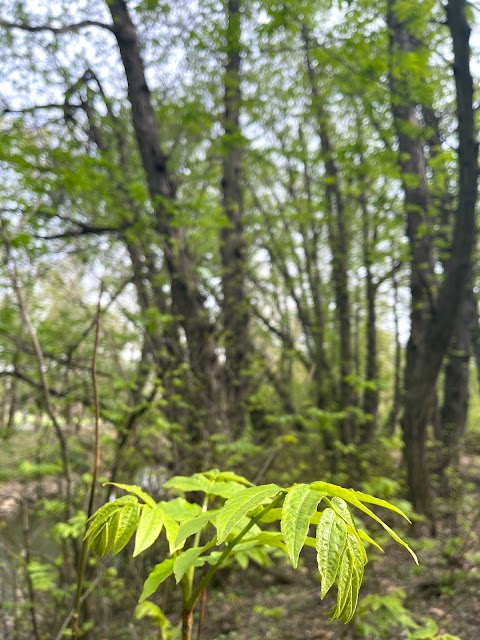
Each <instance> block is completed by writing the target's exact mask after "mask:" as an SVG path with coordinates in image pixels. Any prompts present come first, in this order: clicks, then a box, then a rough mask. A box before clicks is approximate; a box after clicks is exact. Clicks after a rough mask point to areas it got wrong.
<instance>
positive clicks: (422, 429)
mask: <svg viewBox="0 0 480 640" xmlns="http://www.w3.org/2000/svg"><path fill="white" fill-rule="evenodd" d="M397 5H398V2H397V0H391V1H390V3H389V10H388V18H387V22H388V26H389V30H390V34H389V35H390V56H391V69H390V86H391V92H392V111H393V116H394V121H395V128H396V132H397V137H398V146H399V152H400V164H401V169H402V176H403V191H404V199H405V211H406V214H407V236H408V240H409V245H410V293H411V307H410V309H411V311H410V323H411V325H410V339H409V341H408V345H407V360H406V367H405V413H404V416H403V421H402V427H403V435H404V445H405V450H404V455H405V460H406V463H407V473H408V488H409V493H410V499H411V501H412V503H413V505H414V506H415V508H416V509H419V510H420V511H421V512H422V513H428V512H429V511H430V508H431V496H430V478H429V472H428V468H427V464H426V455H425V453H426V452H425V438H426V428H427V420H428V415H429V412H430V407H431V404H432V401H433V391H434V389H431V390H430V393H429V395H428V397H426V398H424V397H422V396H421V395H419V389H418V380H417V376H418V369H419V362H420V361H421V360H422V358H423V352H424V344H425V339H426V329H427V320H428V317H429V315H430V314H431V312H432V304H433V286H434V283H433V260H432V237H431V234H430V232H429V229H430V225H429V220H428V212H429V207H430V197H429V192H428V186H427V163H426V157H425V150H424V145H423V141H422V138H421V133H422V124H421V122H420V119H419V116H418V110H417V104H415V103H414V102H412V99H411V96H410V95H409V89H408V84H407V78H406V74H407V73H408V72H407V71H406V70H402V68H401V66H400V65H399V64H398V56H399V55H400V56H402V55H405V54H407V53H412V52H414V51H416V49H417V47H418V42H417V40H416V37H414V35H413V34H412V33H411V32H410V31H409V24H408V22H406V21H403V22H401V21H400V20H398V19H397Z"/></svg>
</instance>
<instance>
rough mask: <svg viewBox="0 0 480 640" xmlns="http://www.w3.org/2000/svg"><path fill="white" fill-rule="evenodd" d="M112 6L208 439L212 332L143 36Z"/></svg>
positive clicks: (212, 409)
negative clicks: (180, 218) (178, 217)
mask: <svg viewBox="0 0 480 640" xmlns="http://www.w3.org/2000/svg"><path fill="white" fill-rule="evenodd" d="M107 6H108V9H109V11H110V13H111V16H112V19H113V33H114V35H115V38H116V40H117V44H118V48H119V51H120V56H121V59H122V63H123V66H124V69H125V75H126V79H127V85H128V99H129V102H130V105H131V108H132V123H133V128H134V131H135V136H136V140H137V143H138V148H139V151H140V156H141V159H142V164H143V168H144V171H145V175H146V179H147V185H148V189H149V193H150V198H151V201H152V204H153V207H154V209H155V220H156V230H157V232H158V234H159V238H160V241H161V248H162V250H163V252H164V257H165V263H166V266H167V270H168V273H169V275H170V279H171V295H172V307H173V312H174V314H175V315H176V316H177V317H178V319H179V321H180V322H181V324H182V326H183V329H184V331H185V336H186V339H187V343H188V354H189V360H190V362H189V364H190V368H191V371H192V373H193V376H194V378H195V387H196V399H197V402H198V406H199V420H198V424H199V429H201V430H202V434H203V438H204V439H205V440H207V439H208V436H209V434H210V433H212V432H214V431H215V430H216V427H217V424H218V419H219V415H218V406H219V405H221V403H220V402H219V397H220V387H219V375H218V361H217V356H216V350H215V348H216V344H215V341H214V337H213V328H212V326H211V323H210V320H209V316H208V310H207V308H206V305H205V297H204V295H203V294H202V293H201V291H200V288H199V282H198V277H197V272H196V269H195V264H194V261H193V258H192V256H191V254H190V251H189V249H188V246H187V243H186V238H185V230H184V229H183V228H182V227H180V226H178V225H176V224H175V223H174V220H173V213H172V209H173V204H174V201H175V195H176V185H175V182H174V180H173V179H172V176H171V175H170V172H169V168H168V162H167V161H168V158H167V156H166V154H165V153H164V151H163V149H162V146H161V138H160V129H159V124H158V120H157V115H156V113H155V110H154V108H153V103H152V99H151V93H150V90H149V88H148V84H147V80H146V77H145V68H144V63H143V59H142V55H141V51H140V43H139V38H138V34H137V31H136V28H135V25H134V24H133V21H132V19H131V16H130V13H129V11H128V7H127V4H126V2H125V0H111V1H109V2H107Z"/></svg>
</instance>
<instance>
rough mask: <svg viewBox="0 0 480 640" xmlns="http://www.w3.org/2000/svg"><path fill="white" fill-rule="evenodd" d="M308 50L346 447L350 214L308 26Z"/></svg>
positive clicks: (349, 423)
mask: <svg viewBox="0 0 480 640" xmlns="http://www.w3.org/2000/svg"><path fill="white" fill-rule="evenodd" d="M302 37H303V43H304V47H305V59H306V64H307V73H308V79H309V82H310V90H311V95H312V107H313V110H314V113H315V116H316V125H317V132H318V137H319V139H320V144H321V157H322V161H323V163H324V166H325V200H326V208H327V219H328V233H329V243H330V249H331V252H332V274H333V284H334V290H335V304H336V311H337V318H338V326H339V334H340V336H339V337H340V385H339V387H340V392H339V401H340V409H341V410H342V411H344V412H345V414H346V416H345V418H343V420H342V421H341V424H340V429H341V438H342V441H343V442H344V443H351V442H353V439H354V423H353V417H352V414H351V406H352V404H353V387H352V383H351V376H352V373H353V350H352V328H351V304H350V291H349V287H348V258H349V246H350V239H349V233H348V223H347V214H346V211H345V204H344V200H343V194H342V192H341V188H340V177H339V172H338V168H337V164H336V161H335V157H334V148H333V144H332V141H331V139H330V133H329V130H328V115H327V113H326V111H325V108H324V105H323V103H322V101H321V99H320V96H319V94H318V86H317V79H316V75H315V69H314V67H313V65H312V61H311V57H310V46H311V42H310V36H309V33H308V29H307V27H306V26H303V27H302Z"/></svg>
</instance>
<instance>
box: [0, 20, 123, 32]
mask: <svg viewBox="0 0 480 640" xmlns="http://www.w3.org/2000/svg"><path fill="white" fill-rule="evenodd" d="M0 27H3V28H4V29H20V30H21V31H28V32H29V33H39V32H42V31H48V32H49V33H54V34H55V35H60V34H62V33H72V32H73V33H74V32H76V31H80V29H83V28H85V27H99V28H100V29H106V30H107V31H111V32H112V31H113V27H112V26H111V25H109V24H106V23H105V22H99V21H98V20H81V21H80V22H76V23H74V24H65V25H62V26H61V27H52V26H51V25H49V24H39V25H33V24H27V23H25V22H9V21H8V20H2V19H0Z"/></svg>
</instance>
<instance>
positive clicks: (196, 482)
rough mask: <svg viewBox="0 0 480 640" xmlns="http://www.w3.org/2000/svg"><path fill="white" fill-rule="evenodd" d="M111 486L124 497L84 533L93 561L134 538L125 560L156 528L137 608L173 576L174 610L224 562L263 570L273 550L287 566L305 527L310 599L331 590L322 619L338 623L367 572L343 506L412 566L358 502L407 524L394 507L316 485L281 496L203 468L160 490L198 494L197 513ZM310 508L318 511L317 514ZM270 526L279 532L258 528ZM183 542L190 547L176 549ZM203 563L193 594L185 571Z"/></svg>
mask: <svg viewBox="0 0 480 640" xmlns="http://www.w3.org/2000/svg"><path fill="white" fill-rule="evenodd" d="M115 486H117V487H119V488H122V489H124V490H125V491H128V492H129V493H130V494H133V495H127V496H124V497H122V498H118V499H116V500H114V501H113V502H110V503H108V504H106V505H104V506H103V507H101V508H100V509H99V510H98V511H97V513H96V514H94V515H93V516H92V518H91V519H90V521H89V526H88V529H87V533H86V539H87V540H88V543H89V546H90V548H91V549H92V550H93V551H94V552H95V553H97V554H98V555H101V556H104V555H106V554H108V553H109V552H110V551H112V552H113V553H114V554H115V553H118V551H120V549H122V548H123V547H124V546H125V545H126V544H127V543H128V541H129V540H130V538H131V537H132V536H133V534H134V533H135V531H136V539H135V548H134V551H133V555H134V556H136V555H138V554H139V553H141V552H142V551H144V550H145V549H147V548H148V547H150V546H151V545H152V544H153V543H154V542H155V541H156V540H157V539H158V537H159V536H160V535H161V532H162V530H164V529H165V533H166V537H167V540H168V543H169V550H170V551H169V553H170V557H168V558H166V559H164V560H163V561H162V562H160V563H159V564H157V565H156V566H155V568H154V569H153V571H151V573H150V575H149V576H148V578H147V580H146V581H145V584H144V587H143V591H142V593H141V596H140V602H141V603H143V602H144V601H145V599H146V598H148V597H149V596H150V595H152V594H153V593H154V592H155V591H156V590H157V589H158V587H159V586H160V585H161V584H162V583H163V582H164V581H165V580H167V578H169V577H170V576H171V575H172V574H173V575H174V576H175V580H176V582H177V584H181V585H183V586H182V592H183V594H184V607H186V608H187V609H188V608H191V607H192V606H194V605H195V603H196V601H197V599H198V597H199V596H200V595H201V593H202V591H203V589H205V588H206V586H207V585H208V583H209V581H210V580H211V578H212V577H213V575H214V574H215V572H216V571H217V570H218V569H219V568H220V567H221V566H223V565H224V564H226V562H229V561H231V560H232V559H235V560H236V561H237V563H238V564H239V565H240V566H241V567H245V566H247V565H248V562H249V560H253V561H254V562H257V563H259V564H261V565H262V564H263V565H264V564H266V563H267V562H268V561H269V555H270V554H272V553H273V552H274V551H275V550H281V552H282V554H284V555H285V556H287V557H288V559H289V560H290V562H291V564H292V565H293V566H294V567H297V566H298V561H299V556H300V553H301V550H302V548H303V547H304V546H305V545H306V544H307V545H309V546H311V544H312V542H313V541H312V540H311V539H310V538H309V537H308V532H309V528H310V526H314V525H316V541H315V542H313V544H314V545H315V546H316V550H317V563H318V569H319V572H320V578H321V593H320V595H321V597H322V598H324V597H325V595H326V594H327V593H328V591H329V590H330V589H331V587H332V586H333V585H334V584H336V585H337V600H336V606H335V607H334V609H333V610H332V611H331V612H330V617H331V618H332V619H335V618H341V619H342V620H343V621H344V622H348V621H350V620H351V619H352V617H353V615H354V612H355V609H356V606H357V600H358V593H359V589H360V586H361V584H362V580H363V573H364V566H365V564H366V563H367V553H366V550H365V547H364V543H363V541H364V540H366V541H368V542H371V543H373V544H375V541H374V540H373V539H372V538H371V537H370V536H369V535H368V534H367V533H365V532H363V531H361V530H359V529H358V528H357V526H356V524H355V520H354V518H353V516H352V512H351V506H350V505H353V506H355V507H356V508H357V509H359V510H360V511H362V512H363V513H364V514H367V515H368V516H369V517H370V518H372V519H373V520H374V521H376V522H377V523H379V524H381V525H382V526H383V528H384V529H385V530H386V531H387V532H388V533H389V534H390V536H391V537H392V538H393V539H394V540H395V541H397V542H398V543H399V544H401V545H402V546H403V547H405V548H406V549H407V550H408V551H409V552H410V553H411V554H412V556H413V557H414V559H415V561H416V556H415V554H414V553H413V551H412V550H411V549H410V548H409V546H408V545H407V543H406V542H404V541H403V540H402V539H401V538H400V537H399V536H398V535H397V534H396V533H395V532H394V531H393V530H392V529H390V527H389V526H388V525H386V524H385V522H383V520H381V519H380V518H379V517H378V516H377V515H376V514H375V513H373V512H372V511H371V510H370V509H369V508H368V507H366V506H365V503H367V504H368V503H369V504H374V505H377V506H381V507H383V508H386V509H389V510H391V511H394V512H395V513H397V514H399V515H401V516H403V517H405V518H407V516H406V515H405V514H404V513H403V512H402V511H401V510H400V509H399V508H398V507H396V506H394V505H392V504H390V503H388V502H386V501H384V500H382V499H379V498H375V497H374V496H371V495H368V494H365V493H362V492H358V491H354V490H353V489H344V488H342V487H339V486H336V485H333V484H330V483H326V482H313V483H311V484H310V485H308V484H294V485H292V486H290V487H288V488H286V489H283V488H282V487H280V486H278V485H276V484H273V483H271V484H266V485H260V486H252V485H251V483H250V482H248V480H246V479H245V478H243V477H241V476H237V475H236V474H234V473H231V472H223V473H222V472H220V471H219V470H218V469H213V470H210V471H207V472H205V473H196V474H194V475H193V476H189V477H186V476H177V477H174V478H172V479H171V480H169V481H168V482H166V483H165V487H166V488H169V489H171V490H174V491H176V492H181V493H189V492H199V491H200V492H202V493H203V494H204V496H205V497H204V501H203V507H199V506H198V505H196V504H195V503H190V502H188V501H187V500H185V499H184V498H174V499H172V500H170V501H167V502H165V501H162V502H160V503H158V504H156V503H155V502H154V501H153V499H152V498H151V497H150V496H149V495H148V494H146V493H145V492H144V491H142V490H141V489H140V488H139V487H137V486H132V485H119V484H116V485H115ZM139 498H140V499H141V500H142V501H143V502H142V503H140V502H139V500H138V499H139ZM210 501H214V502H215V503H220V506H218V507H217V506H216V507H215V508H209V502H210ZM320 505H321V506H323V507H324V508H323V510H320V511H319V510H318V509H319V506H320ZM407 519H408V518H407ZM278 521H280V531H274V530H271V529H269V528H268V526H269V525H270V524H272V523H275V522H278ZM167 523H168V524H167ZM169 528H170V532H169V530H168V529H169ZM202 535H204V536H205V537H206V538H207V542H206V543H204V544H203V545H202V544H201V543H200V540H201V537H202ZM187 541H191V542H189V544H188V545H187V548H185V549H184V548H183V547H184V545H185V543H186V542H187ZM377 546H378V545H377ZM212 549H213V550H212ZM205 564H207V565H209V569H208V570H207V572H206V573H204V575H203V577H202V578H201V579H200V582H199V583H198V585H197V586H196V587H195V588H194V584H193V578H194V575H193V574H194V571H195V568H196V567H202V566H204V565H205ZM185 594H186V595H185Z"/></svg>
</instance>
